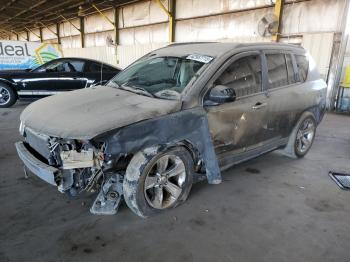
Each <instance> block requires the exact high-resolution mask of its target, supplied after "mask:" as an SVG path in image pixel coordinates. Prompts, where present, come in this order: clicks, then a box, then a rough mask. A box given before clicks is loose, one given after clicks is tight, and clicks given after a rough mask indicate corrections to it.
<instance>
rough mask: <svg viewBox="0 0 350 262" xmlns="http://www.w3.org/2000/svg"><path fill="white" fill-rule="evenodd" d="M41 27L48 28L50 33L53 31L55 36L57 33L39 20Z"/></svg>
mask: <svg viewBox="0 0 350 262" xmlns="http://www.w3.org/2000/svg"><path fill="white" fill-rule="evenodd" d="M39 23H40V24H41V25H42V26H43V27H45V28H46V29H47V30H49V31H50V32H51V33H53V34H54V35H55V36H57V33H56V32H55V31H53V30H52V29H50V28H49V27H48V26H47V25H45V24H44V23H43V22H39Z"/></svg>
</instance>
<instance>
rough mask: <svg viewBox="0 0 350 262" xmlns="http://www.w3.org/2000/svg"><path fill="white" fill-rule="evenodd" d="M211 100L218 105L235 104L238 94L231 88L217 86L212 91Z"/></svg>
mask: <svg viewBox="0 0 350 262" xmlns="http://www.w3.org/2000/svg"><path fill="white" fill-rule="evenodd" d="M209 100H210V101H211V102H214V103H217V104H222V103H227V102H233V101H235V100H236V92H235V90H234V89H233V88H231V87H228V86H223V85H217V86H214V87H213V88H212V89H211V90H210V93H209Z"/></svg>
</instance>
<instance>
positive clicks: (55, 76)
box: [0, 58, 121, 107]
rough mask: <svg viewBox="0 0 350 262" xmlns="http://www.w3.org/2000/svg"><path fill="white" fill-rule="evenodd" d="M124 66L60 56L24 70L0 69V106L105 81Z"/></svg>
mask: <svg viewBox="0 0 350 262" xmlns="http://www.w3.org/2000/svg"><path fill="white" fill-rule="evenodd" d="M120 70H121V69H119V68H117V67H114V66H112V65H108V64H105V63H102V62H100V61H96V60H92V59H85V58H84V59H83V58H59V59H55V60H51V61H50V62H47V63H46V64H43V65H41V66H40V67H38V68H36V69H33V70H30V71H22V72H14V71H12V72H9V71H2V72H0V107H10V106H12V105H13V104H14V103H15V102H16V101H17V99H22V98H41V97H44V96H49V95H53V94H57V93H60V92H64V91H71V90H75V89H81V88H85V87H89V86H91V85H95V84H102V85H103V84H105V83H106V82H107V81H109V80H110V79H111V78H112V77H113V76H115V75H116V74H118V73H119V72H120Z"/></svg>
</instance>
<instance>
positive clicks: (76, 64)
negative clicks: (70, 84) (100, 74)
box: [67, 60, 85, 72]
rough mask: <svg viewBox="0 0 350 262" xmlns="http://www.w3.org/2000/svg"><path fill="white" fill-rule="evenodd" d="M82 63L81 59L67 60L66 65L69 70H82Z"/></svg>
mask: <svg viewBox="0 0 350 262" xmlns="http://www.w3.org/2000/svg"><path fill="white" fill-rule="evenodd" d="M84 64H85V63H84V62H83V61H74V60H72V61H67V66H68V68H69V71H70V72H83V67H84Z"/></svg>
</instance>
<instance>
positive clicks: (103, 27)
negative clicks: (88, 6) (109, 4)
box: [85, 10, 114, 33]
mask: <svg viewBox="0 0 350 262" xmlns="http://www.w3.org/2000/svg"><path fill="white" fill-rule="evenodd" d="M103 14H104V15H105V16H107V17H108V18H109V19H110V20H111V21H113V20H114V11H113V10H108V11H104V12H103ZM113 29H114V26H113V25H112V24H111V23H109V22H108V21H107V20H106V19H105V18H103V17H102V16H101V15H100V14H99V13H97V14H93V15H89V16H86V17H85V33H95V32H102V31H109V30H113Z"/></svg>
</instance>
